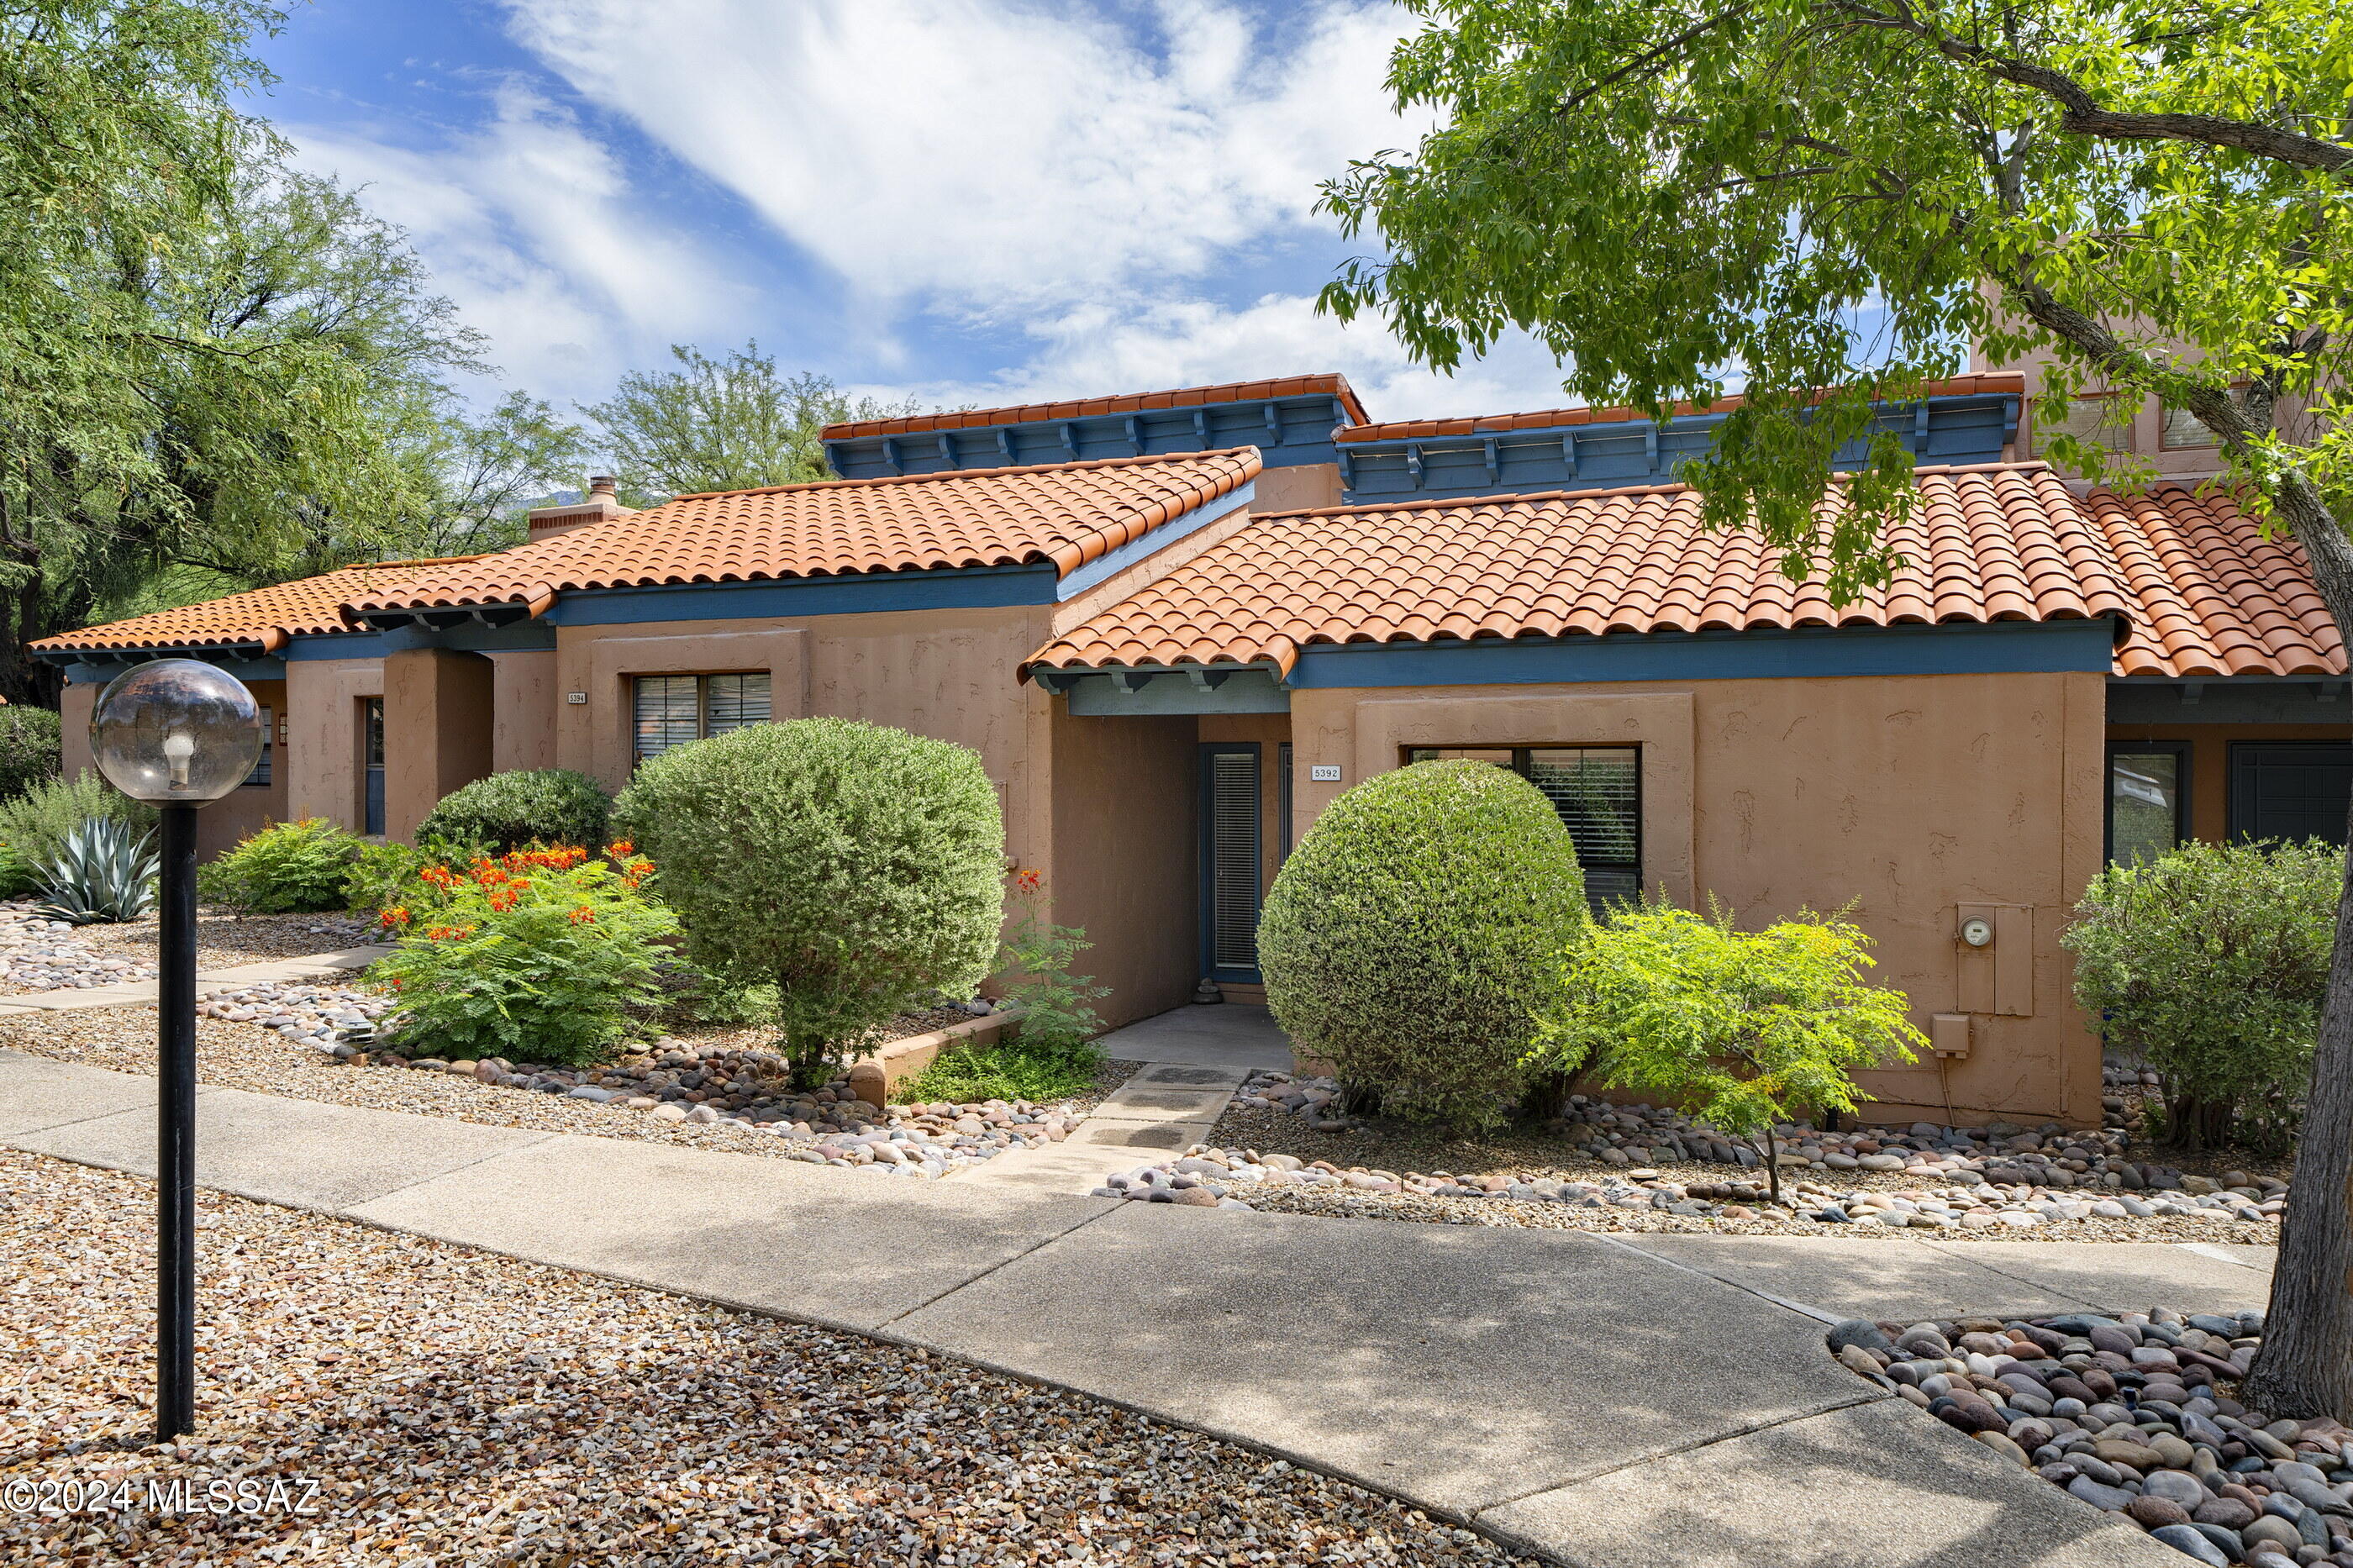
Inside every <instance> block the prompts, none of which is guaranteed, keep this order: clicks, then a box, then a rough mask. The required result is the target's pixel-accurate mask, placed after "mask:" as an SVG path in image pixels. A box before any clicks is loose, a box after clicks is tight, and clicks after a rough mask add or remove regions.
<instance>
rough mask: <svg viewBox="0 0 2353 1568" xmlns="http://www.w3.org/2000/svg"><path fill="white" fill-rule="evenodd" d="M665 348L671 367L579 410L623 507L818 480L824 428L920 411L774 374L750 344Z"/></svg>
mask: <svg viewBox="0 0 2353 1568" xmlns="http://www.w3.org/2000/svg"><path fill="white" fill-rule="evenodd" d="M670 358H671V359H673V360H674V361H676V362H677V363H678V366H679V368H678V369H676V370H669V371H631V372H630V373H629V374H627V375H624V376H623V377H621V380H620V383H619V384H618V385H617V387H616V388H615V389H614V392H613V395H612V396H611V397H610V398H609V399H607V401H605V402H603V403H596V404H590V405H587V406H586V407H585V408H584V409H583V410H582V412H583V413H585V414H586V415H587V416H588V417H589V418H590V419H592V420H594V421H595V422H596V434H597V438H598V440H599V441H600V442H601V443H602V445H603V446H604V447H605V449H606V451H607V453H608V454H609V457H610V460H611V462H612V464H613V472H614V473H615V474H616V475H617V476H618V478H619V479H620V481H621V493H622V494H623V496H625V497H626V498H628V500H629V501H630V502H631V504H633V505H644V504H646V503H647V502H649V501H652V500H660V499H662V498H663V497H666V496H673V495H691V494H693V493H695V492H697V491H700V490H741V489H755V488H757V487H759V486H762V485H793V484H800V483H802V482H804V481H805V480H808V479H824V478H826V477H827V475H828V469H827V468H826V464H825V447H824V446H823V444H822V443H821V442H820V441H819V439H818V436H819V433H820V432H822V431H823V430H824V428H825V426H828V425H830V424H835V423H838V422H839V421H841V420H845V419H884V418H890V417H892V416H898V415H906V414H915V413H919V412H921V406H920V405H917V404H915V403H913V402H909V403H904V404H886V403H880V402H877V401H876V400H875V399H873V398H871V397H866V398H856V399H853V398H851V397H850V396H849V394H847V393H845V392H843V391H842V390H841V389H840V388H839V387H837V386H836V385H834V384H833V383H832V382H831V381H830V380H828V378H827V377H825V376H821V375H815V374H808V373H807V372H804V373H803V374H799V375H782V374H778V373H777V370H776V356H774V355H773V354H764V353H761V352H760V345H759V343H758V342H747V343H745V344H744V346H743V347H742V348H740V349H735V350H733V351H731V352H730V353H728V354H727V356H726V357H725V358H724V359H712V357H711V356H709V355H708V354H706V353H703V352H702V350H700V349H696V348H690V347H688V346H686V345H685V344H683V343H678V344H673V345H671V347H670Z"/></svg>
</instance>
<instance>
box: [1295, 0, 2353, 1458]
mask: <svg viewBox="0 0 2353 1568" xmlns="http://www.w3.org/2000/svg"><path fill="white" fill-rule="evenodd" d="M1407 4H1408V5H1409V9H1411V10H1413V11H1415V12H1416V13H1418V14H1419V16H1421V17H1422V18H1423V20H1424V24H1425V26H1423V28H1422V30H1421V31H1419V33H1418V34H1416V35H1414V36H1412V37H1409V38H1407V39H1406V40H1405V41H1404V42H1403V43H1401V44H1400V45H1399V46H1398V49H1397V52H1396V54H1395V56H1394V57H1393V58H1392V61H1391V66H1390V74H1389V86H1390V89H1391V90H1392V92H1393V93H1394V95H1395V97H1396V98H1397V100H1398V102H1399V104H1400V106H1402V107H1408V108H1419V107H1427V108H1428V109H1430V110H1435V113H1436V116H1437V120H1438V125H1437V128H1436V129H1435V130H1433V131H1431V132H1429V133H1428V134H1427V135H1425V136H1424V137H1423V138H1422V140H1421V142H1420V143H1419V146H1418V147H1416V148H1415V149H1413V150H1412V151H1411V152H1410V153H1385V154H1381V155H1379V156H1377V157H1375V158H1373V159H1370V160H1368V161H1366V162H1363V163H1357V164H1356V165H1354V166H1353V167H1352V169H1351V170H1350V172H1349V174H1347V175H1346V176H1345V177H1344V178H1342V179H1340V180H1338V181H1335V183H1334V184H1332V185H1331V186H1329V187H1328V188H1327V191H1326V202H1327V205H1329V207H1330V208H1331V210H1333V211H1334V212H1335V213H1336V214H1338V215H1339V216H1340V218H1341V220H1342V222H1343V224H1344V225H1345V226H1346V227H1347V228H1348V229H1349V231H1350V232H1351V233H1365V234H1369V235H1374V236H1377V238H1378V239H1379V241H1380V243H1381V246H1382V248H1383V250H1384V251H1385V253H1386V254H1385V257H1384V258H1377V259H1366V260H1359V261H1356V262H1353V263H1351V264H1350V265H1348V266H1347V267H1346V268H1344V269H1343V270H1342V272H1341V274H1340V276H1339V277H1338V278H1337V279H1335V281H1334V282H1333V283H1332V284H1331V285H1330V286H1329V287H1328V288H1327V289H1326V290H1325V292H1324V304H1325V306H1326V307H1327V308H1328V309H1330V310H1335V311H1336V312H1337V313H1339V314H1340V315H1342V316H1344V317H1346V316H1353V315H1355V314H1356V313H1357V312H1359V311H1373V312H1377V313H1379V314H1381V315H1383V316H1385V317H1386V318H1387V320H1388V322H1389V324H1390V326H1391V328H1392V330H1393V331H1395V332H1396V333H1397V335H1398V338H1399V339H1400V340H1401V341H1402V342H1404V343H1405V344H1406V345H1407V346H1408V347H1409V349H1411V350H1412V351H1413V353H1415V354H1417V355H1418V356H1419V358H1421V359H1422V360H1423V361H1425V362H1427V363H1430V364H1432V365H1435V366H1438V367H1440V368H1451V367H1452V366H1453V365H1454V364H1456V363H1459V362H1460V361H1461V358H1462V357H1463V356H1464V355H1465V354H1466V353H1479V352H1481V351H1482V350H1484V349H1485V348H1487V347H1488V346H1489V345H1490V344H1492V343H1493V342H1495V341H1496V339H1497V338H1498V337H1499V336H1501V335H1502V334H1504V332H1506V331H1513V330H1515V329H1516V330H1519V331H1526V332H1528V333H1531V334H1533V335H1534V336H1535V338H1536V339H1537V340H1538V341H1539V342H1542V343H1544V344H1545V345H1546V347H1548V348H1550V349H1551V350H1552V351H1553V352H1554V353H1555V354H1556V356H1558V358H1559V359H1560V361H1561V363H1563V365H1564V366H1565V368H1566V372H1567V374H1566V379H1565V383H1564V384H1565V387H1566V389H1567V391H1568V392H1569V393H1570V394H1571V395H1576V396H1578V397H1581V398H1583V399H1585V400H1586V401H1588V402H1591V403H1594V404H1609V403H1630V404H1632V405H1636V406H1639V407H1642V408H1645V409H1647V410H1649V411H1650V412H1651V413H1652V414H1654V415H1658V416H1663V415H1665V414H1666V413H1667V412H1668V411H1669V410H1668V406H1667V405H1669V404H1670V403H1672V402H1673V401H1675V400H1678V399H1685V398H1692V399H1705V398H1709V397H1712V396H1715V395H1717V394H1718V393H1719V392H1720V391H1721V390H1722V389H1723V388H1724V386H1725V384H1727V383H1728V381H1729V379H1730V378H1731V377H1732V376H1734V375H1737V376H1738V377H1739V378H1741V380H1742V381H1743V382H1744V383H1745V384H1744V385H1743V387H1742V390H1743V392H1744V394H1745V397H1744V400H1743V401H1742V402H1741V403H1740V405H1739V406H1738V407H1736V409H1734V410H1733V411H1732V412H1731V413H1730V415H1729V416H1728V417H1727V418H1726V419H1725V423H1724V424H1723V426H1721V429H1720V431H1719V435H1718V439H1717V441H1716V444H1715V448H1714V450H1713V452H1712V453H1711V455H1710V456H1709V457H1708V458H1707V459H1706V460H1704V461H1702V462H1697V463H1694V464H1692V465H1690V466H1689V467H1687V468H1685V469H1684V470H1683V472H1684V477H1685V478H1686V479H1690V480H1691V481H1693V482H1694V484H1695V485H1696V486H1697V488H1698V489H1700V491H1701V492H1702V494H1703V496H1704V507H1705V513H1706V516H1707V519H1708V521H1710V522H1711V523H1712V524H1713V525H1715V526H1720V527H1725V528H1737V527H1756V528H1758V529H1760V530H1761V531H1763V533H1764V534H1765V535H1766V537H1767V539H1768V540H1770V541H1771V542H1773V543H1774V544H1775V545H1776V546H1778V548H1779V549H1780V550H1781V551H1782V552H1783V561H1782V563H1783V566H1784V569H1785V570H1787V571H1788V572H1790V573H1791V574H1808V573H1810V572H1820V574H1823V575H1824V576H1825V577H1826V578H1827V581H1828V584H1829V586H1830V588H1831V593H1832V595H1834V596H1838V597H1845V596H1851V595H1853V594H1854V593H1855V592H1856V591H1857V590H1859V589H1861V588H1863V587H1866V586H1869V585H1871V584H1876V583H1880V582H1883V581H1884V580H1885V577H1886V574H1887V572H1888V569H1889V566H1890V564H1891V562H1890V558H1889V555H1888V552H1887V551H1886V549H1885V548H1884V546H1883V544H1882V543H1881V540H1882V539H1883V531H1884V528H1885V525H1886V524H1887V523H1888V522H1889V521H1893V520H1896V519H1900V518H1901V517H1902V516H1903V515H1904V514H1905V512H1906V510H1907V509H1908V508H1909V507H1910V505H1911V504H1912V499H1911V498H1912V487H1911V483H1910V468H1911V464H1910V459H1909V458H1908V457H1907V455H1906V454H1905V451H1904V449H1903V447H1902V446H1901V445H1900V443H1899V442H1898V441H1897V440H1896V439H1895V438H1894V437H1892V436H1890V435H1887V434H1884V433H1881V434H1877V435H1875V436H1874V435H1873V429H1872V417H1871V407H1872V405H1873V403H1874V402H1878V401H1882V400H1898V401H1900V400H1902V399H1905V398H1907V397H1911V396H1915V395H1917V394H1918V393H1919V391H1920V389H1921V387H1922V385H1923V384H1925V383H1926V382H1927V381H1929V380H1931V379H1933V378H1934V377H1936V376H1937V375H1940V374H1949V373H1951V372H1953V371H1956V370H1957V369H1959V368H1961V363H1962V355H1963V354H1964V353H1965V351H1966V349H1967V346H1968V342H1970V341H1971V340H1973V339H1974V340H1975V341H1977V342H1979V343H1981V344H1983V345H1984V347H1985V349H1986V351H1987V353H1988V354H1989V357H1990V358H1991V359H1992V360H1993V361H1994V362H1995V363H2006V362H2010V361H2013V360H2016V359H2018V358H2021V357H2022V356H2024V355H2026V354H2028V353H2031V352H2033V351H2045V352H2047V353H2048V354H2049V355H2050V356H2051V358H2052V363H2051V365H2050V368H2049V369H2048V370H2047V372H2046V373H2045V374H2044V375H2043V377H2042V386H2041V388H2040V392H2041V394H2042V397H2043V398H2044V400H2045V401H2044V403H2043V404H2042V405H2039V406H2041V407H2046V408H2049V409H2051V410H2052V411H2053V412H2054V413H2055V412H2056V411H2057V410H2058V409H2059V408H2060V407H2061V406H2062V405H2063V399H2065V398H2066V397H2068V396H2070V395H2073V394H2075V393H2078V392H2081V391H2084V390H2087V389H2103V390H2115V391H2118V392H2122V393H2124V394H2126V395H2127V396H2131V397H2135V398H2137V397H2139V396H2145V395H2149V394H2155V395H2158V397H2160V398H2162V399H2163V400H2164V401H2165V403H2166V404H2167V405H2168V406H2170V407H2173V408H2177V409H2181V410H2186V411H2187V412H2188V413H2189V414H2190V415H2191V416H2194V417H2195V418H2197V419H2198V420H2199V421H2200V423H2201V424H2203V425H2204V426H2206V427H2207V428H2208V429H2209V430H2211V431H2212V432H2213V434H2214V436H2215V437H2216V439H2217V441H2218V443H2219V452H2220V456H2221V460H2222V461H2223V462H2225V463H2226V464H2227V465H2228V467H2229V469H2230V472H2231V474H2232V478H2233V479H2234V480H2235V481H2236V482H2237V484H2238V486H2239V488H2240V493H2241V496H2242V503H2241V504H2242V505H2243V506H2246V507H2248V508H2250V509H2251V510H2257V511H2260V512H2263V513H2264V514H2266V515H2268V516H2270V517H2272V518H2274V519H2275V520H2276V521H2277V522H2278V523H2279V524H2280V525H2282V526H2284V528H2285V529H2287V530H2288V531H2291V532H2292V533H2293V534H2294V535H2295V538H2296V540H2297V541H2298V542H2300V543H2301V544H2302V545H2303V547H2304V550H2305V552H2306V555H2307V556H2309V558H2310V559H2311V562H2312V570H2313V575H2314V578H2315V580H2316V582H2317V584H2319V588H2320V592H2321V595H2322V597H2323V599H2324V600H2325V602H2326V603H2327V606H2328V609H2329V612H2330V614H2331V615H2332V616H2334V617H2335V618H2336V621H2337V626H2339V628H2340V629H2341V628H2346V627H2348V626H2353V542H2348V539H2347V537H2346V530H2345V523H2346V520H2347V519H2348V517H2353V487H2348V464H2347V453H2348V442H2347V437H2346V433H2345V430H2344V428H2343V421H2342V418H2341V408H2342V405H2341V404H2340V402H2339V398H2340V396H2341V391H2340V389H2341V388H2342V387H2343V386H2344V385H2345V382H2346V374H2345V373H2346V370H2347V368H2348V367H2347V363H2346V360H2347V354H2348V342H2353V340H2348V331H2353V322H2348V321H2347V320H2346V315H2347V310H2348V300H2353V243H2348V241H2353V127H2348V107H2353V32H2348V29H2346V28H2345V27H2344V26H2342V25H2341V17H2340V16H2338V14H2337V9H2336V7H2335V6H2334V5H2332V4H2330V3H2329V0H2253V3H2248V4H2221V3H2219V0H2131V3H2129V4H2127V3H2125V0H2019V3H2016V4H2006V5H2005V4H2000V3H1996V4H1985V3H1983V0H1967V3H1965V0H1577V4H1575V5H1566V4H1562V3H1561V0H1407ZM1820 389H1829V390H1826V391H1825V390H1820ZM1856 440H1866V441H1867V442H1868V449H1869V455H1868V458H1867V459H1866V460H1865V461H1864V462H1863V463H1862V466H1861V467H1860V468H1858V469H1856V470H1855V471H1854V472H1853V473H1852V474H1850V475H1848V476H1845V477H1843V478H1841V479H1838V480H1836V481H1833V480H1832V479H1830V477H1829V472H1828V470H1829V464H1830V458H1831V454H1832V453H1834V452H1836V451H1837V450H1838V449H1839V448H1840V447H1842V446H1844V445H1846V444H1848V443H1849V442H1851V441H1856ZM2055 455H2056V456H2057V457H2058V458H2060V459H2061V460H2062V461H2063V462H2065V463H2067V464H2068V465H2069V466H2070V467H2072V468H2075V469H2077V470H2078V471H2081V472H2084V473H2087V474H2092V475H2095V476H2098V477H2102V478H2105V479H2112V480H2118V481H2123V482H2130V480H2131V479H2132V478H2133V477H2134V472H2133V468H2132V463H2131V459H2130V458H2119V457H2116V456H2115V455H2112V454H2109V453H2106V452H2105V451H2103V450H2101V449H2100V448H2099V447H2097V446H2095V445H2094V444H2092V443H2088V442H2072V441H2063V442H2060V443H2058V444H2056V447H2055ZM2348 1176H2353V889H2348V895H2347V897H2346V898H2345V899H2344V900H2341V901H2340V904H2339V907H2338V911H2337V938H2336V949H2335V955H2334V960H2333V963H2332V967H2331V973H2330V980H2329V989H2328V1000H2327V1007H2326V1009H2325V1012H2324V1016H2323V1018H2322V1022H2321V1028H2320V1040H2319V1047H2318V1050H2317V1052H2316V1056H2315V1058H2314V1068H2313V1085H2312V1096H2311V1102H2310V1112H2309V1115H2308V1118H2307V1121H2306V1135H2305V1137H2304V1140H2303V1142H2302V1144H2301V1146H2300V1148H2299V1150H2298V1153H2297V1163H2296V1170H2295V1194H2296V1198H2295V1209H2294V1211H2293V1214H2292V1215H2291V1217H2290V1220H2289V1223H2288V1224H2287V1226H2286V1227H2285V1230H2284V1235H2283V1237H2282V1246H2281V1251H2280V1259H2279V1265H2278V1268H2277V1271H2276V1273H2275V1275H2274V1286H2273V1296H2272V1315H2271V1324H2270V1337H2269V1339H2268V1341H2267V1342H2266V1345H2265V1349H2264V1351H2263V1356H2262V1357H2261V1359H2260V1360H2259V1361H2258V1362H2257V1363H2256V1365H2255V1368H2254V1372H2253V1377H2252V1379H2251V1380H2250V1383H2249V1386H2248V1392H2247V1394H2246V1398H2247V1399H2248V1401H2249V1403H2251V1404H2253V1405H2260V1406H2262V1407H2263V1408H2264V1409H2266V1410H2269V1411H2272V1412H2273V1413H2274V1414H2281V1415H2308V1414H2319V1413H2327V1414H2330V1415H2336V1416H2337V1417H2339V1418H2340V1419H2353V1299H2348V1279H2353V1230H2348V1194H2347V1181H2348Z"/></svg>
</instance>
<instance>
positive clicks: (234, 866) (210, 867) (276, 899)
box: [196, 816, 364, 915]
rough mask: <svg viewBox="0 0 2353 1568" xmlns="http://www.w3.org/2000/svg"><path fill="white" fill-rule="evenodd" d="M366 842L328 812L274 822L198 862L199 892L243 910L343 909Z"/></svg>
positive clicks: (249, 912)
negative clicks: (345, 891) (345, 887)
mask: <svg viewBox="0 0 2353 1568" xmlns="http://www.w3.org/2000/svg"><path fill="white" fill-rule="evenodd" d="M363 842H364V841H363V840H361V839H359V838H355V837H353V836H352V835H351V834H348V833H346V832H344V831H343V829H342V828H340V827H338V826H335V825H334V824H333V823H332V822H329V821H328V820H327V819H326V818H325V817H323V816H306V817H303V818H301V820H300V821H297V822H280V823H273V824H272V825H270V826H268V827H265V828H263V829H262V830H261V831H260V832H259V833H248V834H247V835H246V836H245V837H244V838H242V839H240V840H239V841H238V842H237V847H235V848H234V849H230V850H227V852H225V853H223V854H220V855H217V856H215V857H214V858H212V859H210V860H208V861H206V862H205V864H204V865H202V866H200V867H198V868H196V892H197V894H198V895H199V896H200V897H201V898H203V900H205V901H206V903H208V904H219V905H221V906H222V907H223V908H225V909H231V910H236V911H237V913H238V914H240V915H274V914H290V913H294V912H296V911H305V912H307V911H309V910H340V909H343V908H344V907H345V903H344V900H343V882H344V879H346V878H348V877H349V876H350V875H351V870H352V866H353V863H354V862H355V861H357V860H358V858H359V854H360V847H361V845H362V843H363Z"/></svg>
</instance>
